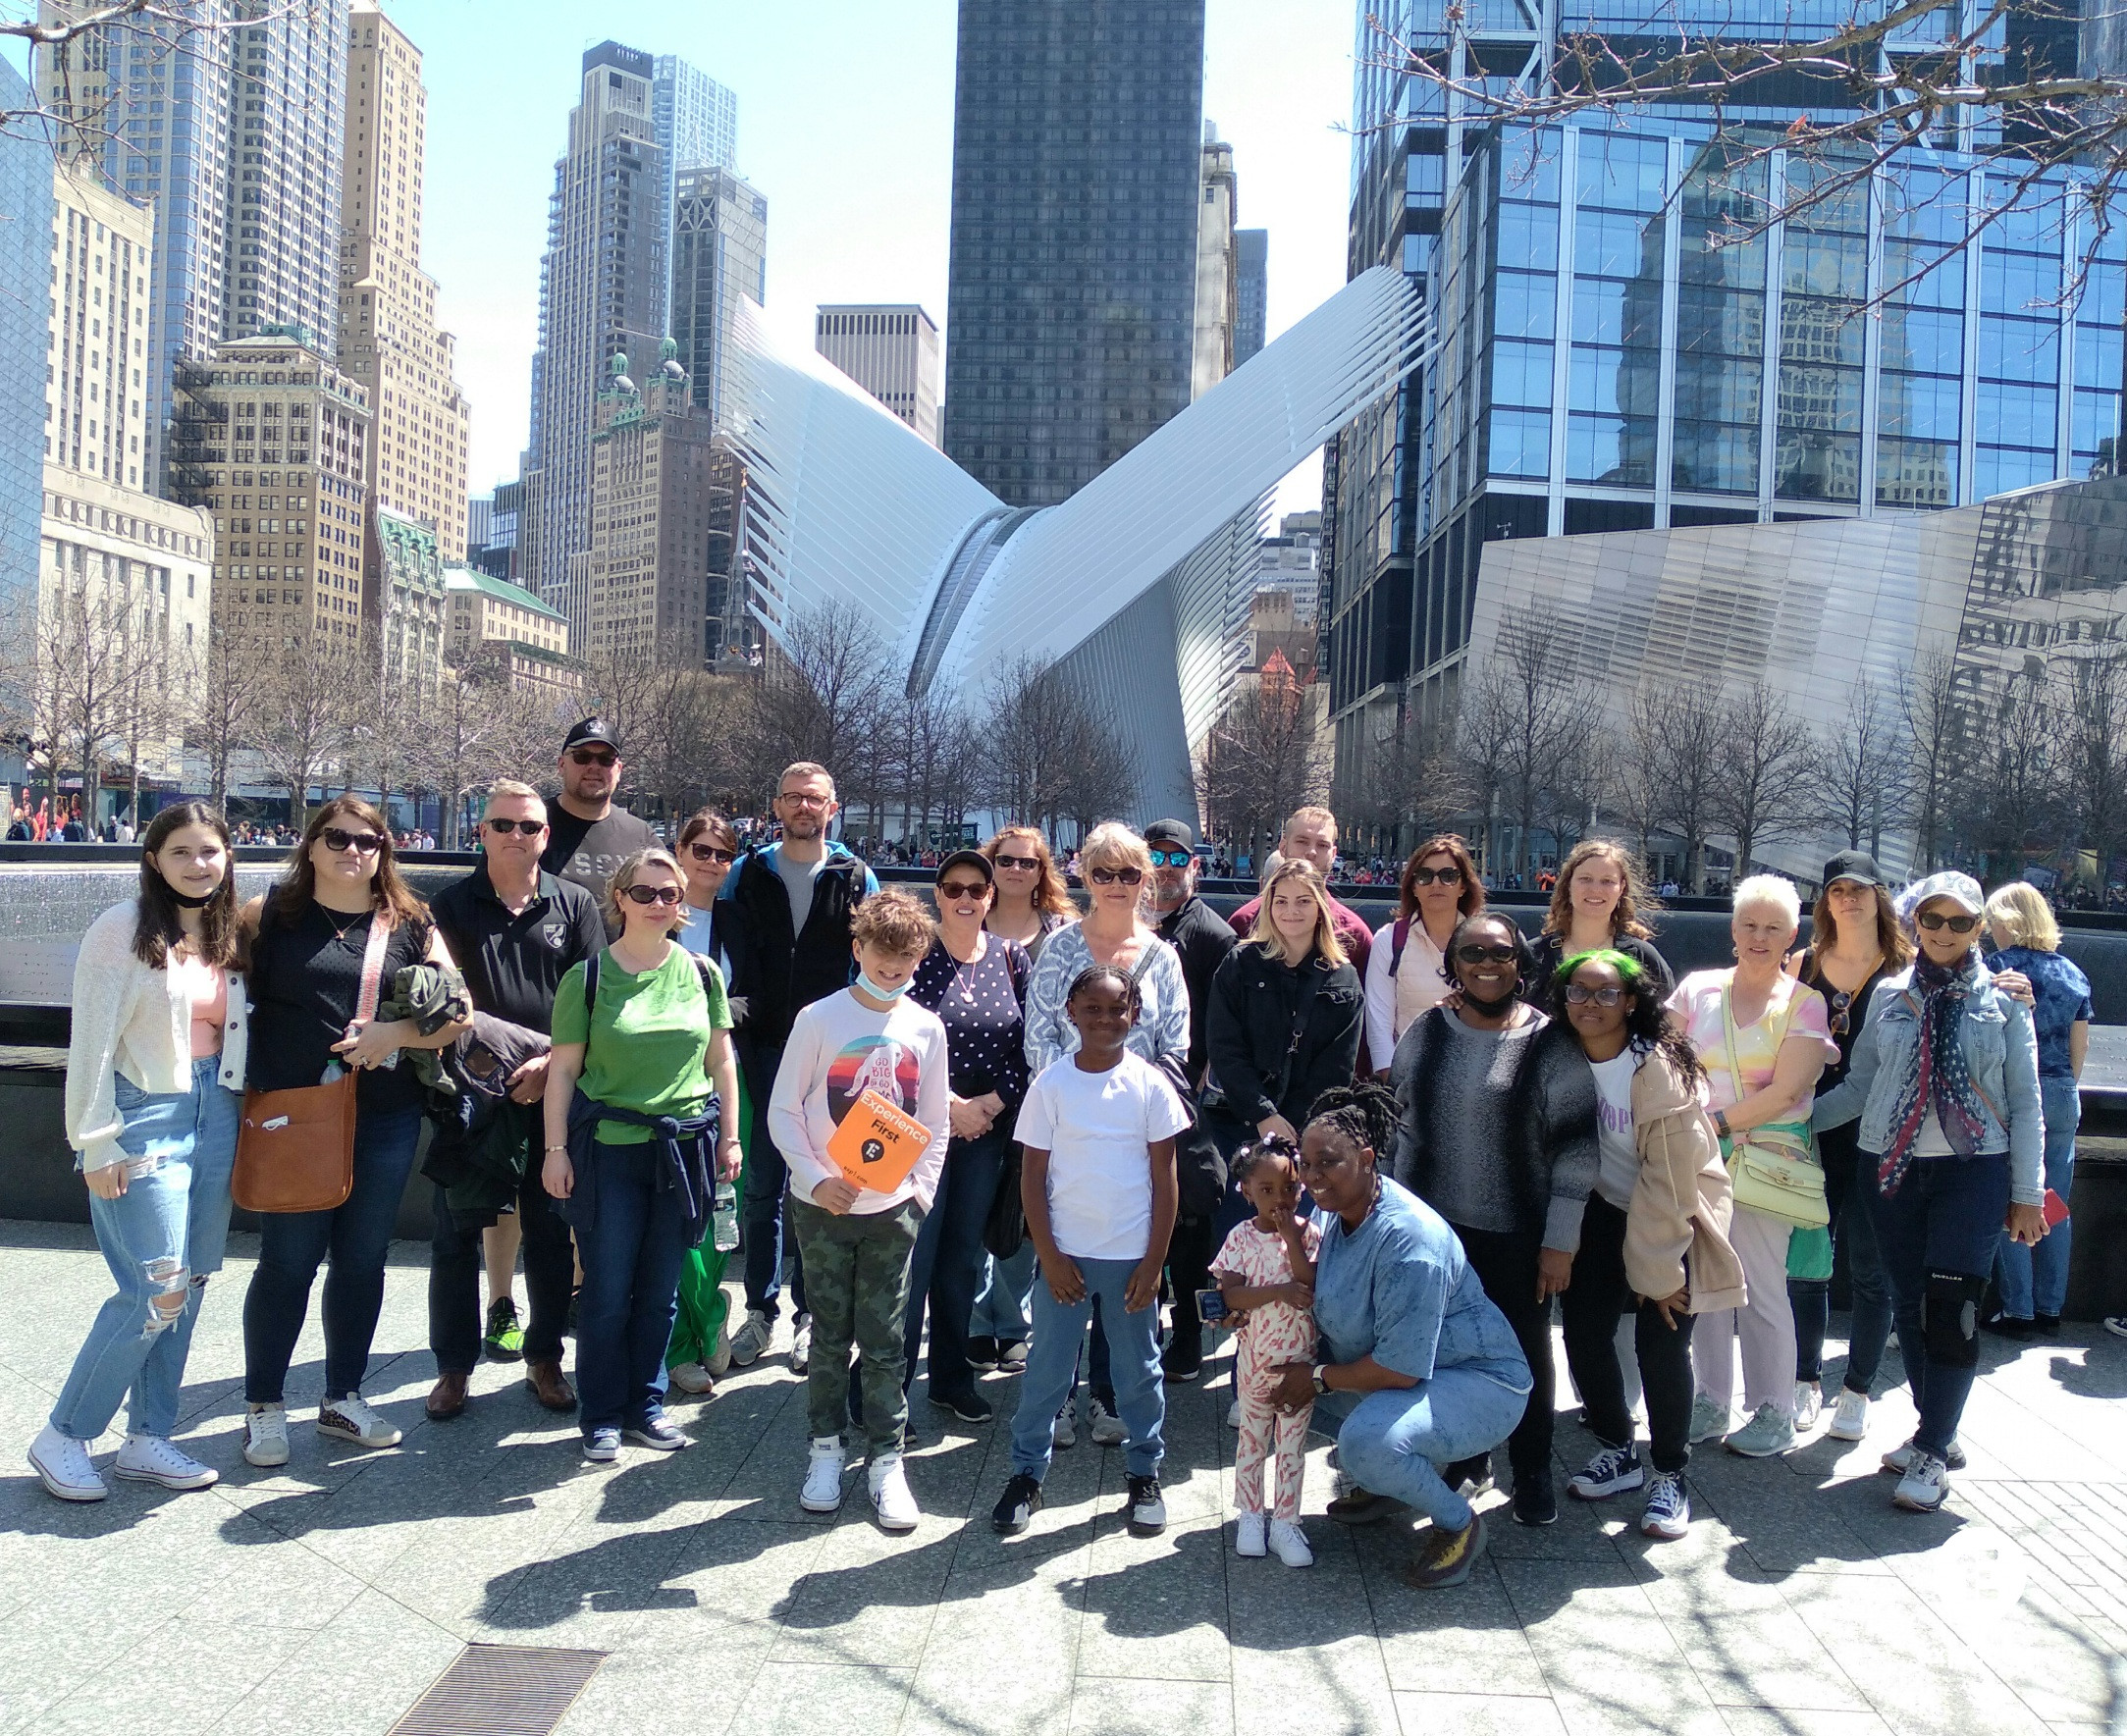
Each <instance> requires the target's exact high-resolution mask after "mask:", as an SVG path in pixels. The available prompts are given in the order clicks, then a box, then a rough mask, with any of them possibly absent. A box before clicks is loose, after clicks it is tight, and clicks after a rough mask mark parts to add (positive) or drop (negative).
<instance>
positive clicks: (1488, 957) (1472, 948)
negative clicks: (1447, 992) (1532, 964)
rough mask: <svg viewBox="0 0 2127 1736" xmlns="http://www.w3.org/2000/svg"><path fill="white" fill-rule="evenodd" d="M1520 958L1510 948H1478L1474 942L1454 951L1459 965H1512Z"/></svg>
mask: <svg viewBox="0 0 2127 1736" xmlns="http://www.w3.org/2000/svg"><path fill="white" fill-rule="evenodd" d="M1520 956H1521V955H1520V954H1519V953H1517V952H1515V949H1514V948H1513V947H1511V946H1479V945H1478V944H1477V943H1476V942H1475V941H1471V942H1470V943H1468V944H1467V945H1464V946H1459V947H1457V948H1456V949H1455V960H1456V963H1457V964H1459V965H1512V964H1514V963H1515V961H1516V960H1517V959H1519V957H1520Z"/></svg>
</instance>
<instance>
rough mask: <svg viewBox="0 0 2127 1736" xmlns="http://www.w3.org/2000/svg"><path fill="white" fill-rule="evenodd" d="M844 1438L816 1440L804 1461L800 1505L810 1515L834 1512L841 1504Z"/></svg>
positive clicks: (829, 1436)
mask: <svg viewBox="0 0 2127 1736" xmlns="http://www.w3.org/2000/svg"><path fill="white" fill-rule="evenodd" d="M845 1462H846V1461H845V1460H844V1459H843V1456H842V1438H841V1436H839V1435H821V1436H818V1437H816V1438H815V1440H814V1442H813V1447H812V1453H811V1455H810V1456H809V1457H808V1458H807V1459H806V1462H805V1487H804V1488H803V1489H802V1490H800V1491H799V1492H798V1505H799V1506H801V1507H803V1508H804V1509H805V1510H806V1511H807V1512H808V1513H832V1512H837V1511H839V1510H840V1508H841V1505H842V1466H843V1464H844V1463H845Z"/></svg>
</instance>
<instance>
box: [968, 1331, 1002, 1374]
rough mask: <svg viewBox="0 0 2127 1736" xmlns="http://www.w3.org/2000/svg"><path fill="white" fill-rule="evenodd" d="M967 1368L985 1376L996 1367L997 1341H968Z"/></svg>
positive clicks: (984, 1339) (985, 1339)
mask: <svg viewBox="0 0 2127 1736" xmlns="http://www.w3.org/2000/svg"><path fill="white" fill-rule="evenodd" d="M968 1366H969V1367H970V1368H972V1369H976V1370H979V1371H980V1372H981V1373H983V1374H987V1373H989V1371H990V1370H991V1369H993V1368H995V1367H996V1366H997V1341H996V1340H995V1339H988V1338H983V1339H970V1340H969V1341H968Z"/></svg>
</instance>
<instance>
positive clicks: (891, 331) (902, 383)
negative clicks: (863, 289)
mask: <svg viewBox="0 0 2127 1736" xmlns="http://www.w3.org/2000/svg"><path fill="white" fill-rule="evenodd" d="M813 347H814V348H815V349H817V350H819V351H820V353H821V354H822V355H824V356H825V357H826V358H827V360H829V361H830V362H832V363H833V364H834V365H835V366H836V367H838V368H840V369H841V370H842V372H843V373H845V374H847V375H848V376H849V377H850V378H851V379H852V380H854V381H856V383H857V384H858V385H859V386H861V387H863V388H864V389H865V391H867V392H869V393H870V394H871V395H873V396H874V397H876V398H877V399H878V401H879V402H880V403H882V404H884V405H885V406H886V407H887V408H888V409H889V410H891V411H892V412H893V413H894V414H895V415H896V416H899V417H900V418H901V420H902V421H904V422H906V423H907V424H908V425H909V426H910V427H911V428H913V429H915V430H916V432H917V433H918V434H920V435H922V436H923V437H924V439H926V440H928V441H929V442H930V443H931V445H932V446H936V445H937V444H938V380H939V373H940V367H941V364H942V361H943V357H942V355H941V353H940V351H939V348H938V328H937V324H936V322H935V321H934V320H932V319H931V316H930V315H929V314H928V313H926V312H924V310H923V309H922V308H920V307H917V306H915V305H914V304H913V303H912V304H908V305H904V306H898V307H823V308H822V309H820V311H819V312H818V313H816V314H815V315H814V316H813Z"/></svg>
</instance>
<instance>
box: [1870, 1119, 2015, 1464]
mask: <svg viewBox="0 0 2127 1736" xmlns="http://www.w3.org/2000/svg"><path fill="white" fill-rule="evenodd" d="M1861 1161H1862V1162H1863V1163H1865V1164H1867V1165H1868V1166H1869V1174H1870V1175H1871V1177H1873V1176H1874V1175H1875V1174H1876V1169H1877V1164H1878V1159H1877V1158H1876V1157H1875V1155H1874V1154H1872V1153H1870V1152H1866V1151H1865V1152H1863V1153H1862V1154H1861ZM2008 1209H2009V1160H2008V1154H2007V1153H2006V1152H2003V1153H2000V1154H1998V1155H1995V1156H1990V1157H1921V1158H1915V1159H1914V1160H1913V1162H1912V1165H1911V1167H1909V1168H1908V1169H1907V1170H1906V1172H1905V1179H1904V1180H1903V1181H1902V1182H1900V1183H1899V1184H1898V1190H1897V1192H1895V1193H1893V1194H1892V1195H1891V1196H1890V1197H1889V1198H1888V1199H1886V1198H1885V1197H1884V1196H1883V1194H1882V1193H1881V1192H1880V1191H1879V1190H1878V1189H1877V1188H1875V1187H1874V1186H1871V1188H1870V1189H1869V1210H1870V1211H1871V1213H1872V1214H1873V1215H1874V1217H1875V1219H1876V1242H1877V1246H1878V1247H1880V1248H1881V1249H1882V1250H1883V1255H1884V1275H1885V1276H1886V1277H1887V1278H1888V1279H1889V1280H1890V1305H1891V1309H1892V1311H1893V1313H1894V1314H1895V1315H1896V1316H1897V1322H1898V1354H1899V1355H1900V1356H1901V1357H1902V1358H1904V1361H1905V1377H1906V1380H1907V1382H1908V1384H1910V1385H1911V1387H1912V1389H1913V1403H1914V1405H1915V1406H1916V1407H1917V1408H1918V1410H1919V1411H1920V1428H1919V1430H1918V1431H1917V1432H1916V1433H1915V1435H1914V1437H1913V1438H1914V1439H1915V1440H1916V1441H1917V1442H1919V1443H1920V1445H1921V1446H1922V1447H1925V1448H1926V1449H1927V1450H1928V1451H1930V1452H1932V1453H1935V1454H1936V1455H1937V1456H1938V1457H1941V1456H1943V1455H1945V1454H1946V1452H1947V1450H1948V1447H1949V1444H1950V1442H1952V1441H1953V1440H1955V1439H1956V1436H1957V1424H1958V1422H1959V1421H1960V1420H1961V1419H1962V1418H1963V1416H1964V1401H1965V1399H1966V1398H1967V1397H1968V1396H1970V1394H1971V1392H1972V1380H1973V1376H1974V1374H1975V1373H1976V1372H1977V1370H1978V1364H1979V1340H1978V1333H1977V1328H1978V1325H1979V1319H1978V1316H1979V1300H1980V1295H1981V1292H1982V1291H1983V1289H1985V1286H1986V1282H1987V1273H1988V1269H1989V1268H1990V1267H1991V1266H1992V1265H1993V1264H1994V1244H1995V1243H1996V1242H1997V1241H1999V1240H2000V1239H2001V1221H2002V1219H2003V1218H2004V1217H2006V1216H2007V1215H2008ZM1931 1326H1932V1327H1933V1329H1934V1330H1933V1331H1932V1332H1931V1331H1930V1328H1931Z"/></svg>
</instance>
